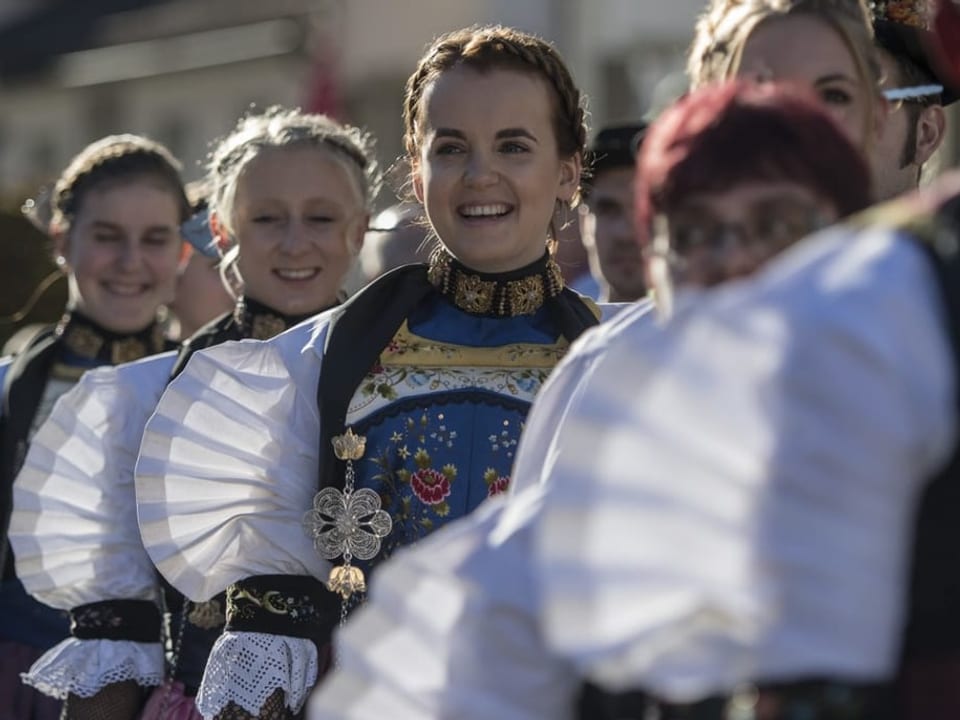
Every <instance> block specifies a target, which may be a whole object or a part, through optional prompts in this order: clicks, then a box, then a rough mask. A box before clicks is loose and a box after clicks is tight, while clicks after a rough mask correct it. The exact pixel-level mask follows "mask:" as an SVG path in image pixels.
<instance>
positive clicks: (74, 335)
mask: <svg viewBox="0 0 960 720" xmlns="http://www.w3.org/2000/svg"><path fill="white" fill-rule="evenodd" d="M63 342H64V344H65V345H66V346H67V348H68V349H69V350H70V351H71V352H74V353H76V354H77V355H79V356H80V357H83V358H90V359H93V358H95V357H96V356H97V353H99V352H100V348H102V347H103V343H104V340H103V337H102V336H101V335H100V334H99V333H97V332H96V331H95V330H93V329H92V328H88V327H84V326H83V325H80V326H78V327H75V326H68V328H67V330H66V331H65V332H64V334H63Z"/></svg>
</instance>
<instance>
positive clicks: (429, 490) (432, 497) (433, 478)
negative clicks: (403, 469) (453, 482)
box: [410, 468, 450, 505]
mask: <svg viewBox="0 0 960 720" xmlns="http://www.w3.org/2000/svg"><path fill="white" fill-rule="evenodd" d="M410 487H412V488H413V494H414V495H416V496H417V498H418V499H419V500H420V502H422V503H424V504H425V505H439V504H440V503H441V502H443V499H444V498H446V497H448V496H449V495H450V479H449V478H448V477H447V476H446V475H444V474H443V473H441V472H438V471H436V470H433V469H432V468H422V469H420V470H417V471H416V472H415V473H413V475H411V476H410Z"/></svg>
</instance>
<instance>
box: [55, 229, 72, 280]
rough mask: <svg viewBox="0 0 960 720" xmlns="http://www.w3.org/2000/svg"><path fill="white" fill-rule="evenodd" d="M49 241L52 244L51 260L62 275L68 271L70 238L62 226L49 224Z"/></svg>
mask: <svg viewBox="0 0 960 720" xmlns="http://www.w3.org/2000/svg"><path fill="white" fill-rule="evenodd" d="M50 239H51V241H52V242H53V260H54V262H55V263H56V264H57V267H58V268H60V271H61V272H63V273H68V272H69V271H70V263H69V262H68V261H67V258H68V257H69V256H70V236H69V233H68V232H67V231H66V228H64V227H63V225H60V224H58V223H57V224H55V223H50Z"/></svg>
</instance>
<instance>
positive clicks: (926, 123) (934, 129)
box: [914, 105, 947, 165]
mask: <svg viewBox="0 0 960 720" xmlns="http://www.w3.org/2000/svg"><path fill="white" fill-rule="evenodd" d="M946 132H947V118H946V114H945V113H944V110H943V105H930V106H929V107H925V108H923V110H921V111H920V116H919V117H918V118H917V147H916V150H915V153H914V158H915V160H916V163H917V165H923V164H924V163H925V162H927V160H929V159H930V158H931V157H932V156H933V154H934V153H935V152H936V151H937V149H938V148H939V147H940V145H941V144H942V143H943V139H944V138H945V137H946Z"/></svg>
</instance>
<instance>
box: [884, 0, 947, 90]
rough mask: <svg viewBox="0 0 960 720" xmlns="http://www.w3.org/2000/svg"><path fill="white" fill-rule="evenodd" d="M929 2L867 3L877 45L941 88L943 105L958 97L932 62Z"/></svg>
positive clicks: (910, 0) (934, 40)
mask: <svg viewBox="0 0 960 720" xmlns="http://www.w3.org/2000/svg"><path fill="white" fill-rule="evenodd" d="M929 5H930V3H929V0H874V1H873V2H871V12H872V14H873V31H874V34H875V35H876V38H877V44H878V45H879V46H880V47H881V48H883V49H884V50H886V51H887V52H888V53H890V54H891V55H893V56H895V57H906V58H907V59H909V60H911V61H912V62H913V63H914V64H915V65H917V66H918V67H919V68H920V69H921V70H923V71H924V72H925V73H926V74H928V75H929V76H930V77H931V78H933V79H934V81H935V82H936V83H937V84H938V85H942V86H943V91H942V93H941V97H942V98H943V104H944V105H949V104H950V103H952V102H954V101H956V100H957V99H958V98H960V87H957V86H956V85H955V84H953V82H952V78H951V77H950V76H948V75H947V74H946V73H944V72H942V70H941V69H940V68H939V67H938V66H936V65H935V64H934V63H933V62H932V53H933V48H934V47H935V46H936V42H937V40H936V37H935V36H934V35H933V33H932V32H930V30H929Z"/></svg>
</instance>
